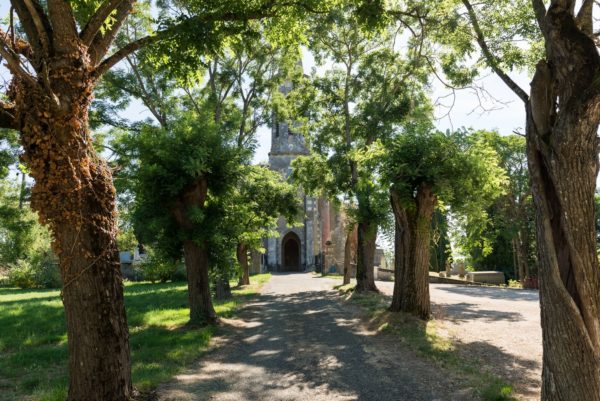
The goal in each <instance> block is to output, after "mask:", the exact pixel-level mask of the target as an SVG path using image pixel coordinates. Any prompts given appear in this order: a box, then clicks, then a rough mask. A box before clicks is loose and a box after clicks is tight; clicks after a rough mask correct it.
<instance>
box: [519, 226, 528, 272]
mask: <svg viewBox="0 0 600 401" xmlns="http://www.w3.org/2000/svg"><path fill="white" fill-rule="evenodd" d="M526 238H527V232H526V231H525V229H524V228H521V229H520V230H519V234H518V239H519V248H518V250H517V251H518V252H519V257H520V260H521V266H522V267H521V269H522V274H523V276H522V278H523V279H526V278H528V277H529V260H528V258H527V241H526Z"/></svg>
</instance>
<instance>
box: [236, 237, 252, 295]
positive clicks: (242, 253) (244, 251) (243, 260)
mask: <svg viewBox="0 0 600 401" xmlns="http://www.w3.org/2000/svg"><path fill="white" fill-rule="evenodd" d="M236 256H237V260H238V263H239V264H240V267H241V268H242V272H241V275H240V280H239V282H238V285H249V284H250V271H249V266H248V247H247V246H246V245H244V244H241V243H240V244H238V246H237V250H236Z"/></svg>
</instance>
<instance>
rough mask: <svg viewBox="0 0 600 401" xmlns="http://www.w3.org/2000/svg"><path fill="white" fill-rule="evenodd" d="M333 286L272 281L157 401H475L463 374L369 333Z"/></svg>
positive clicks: (281, 278)
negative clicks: (443, 367) (205, 352)
mask: <svg viewBox="0 0 600 401" xmlns="http://www.w3.org/2000/svg"><path fill="white" fill-rule="evenodd" d="M333 284H335V281H334V280H330V279H321V278H317V277H315V276H313V275H311V274H287V275H274V276H273V277H272V278H271V280H270V281H269V283H268V284H266V285H265V287H264V288H263V291H262V294H261V295H260V296H259V297H257V299H256V300H255V301H253V302H251V303H249V304H248V305H247V306H246V307H245V308H244V310H243V311H242V313H241V315H240V317H239V318H237V319H235V320H229V321H225V322H224V324H223V326H222V328H221V330H220V331H221V333H220V335H219V336H218V337H217V338H216V340H215V341H214V343H213V345H212V346H211V349H210V350H209V351H208V352H207V354H205V355H204V356H203V357H202V358H201V359H200V360H199V361H198V362H197V363H196V364H195V365H194V366H191V367H190V368H189V369H188V370H187V371H186V372H184V373H183V374H180V375H178V376H176V377H175V378H174V379H173V380H172V381H171V382H169V383H166V384H165V385H164V386H162V387H161V388H159V389H158V396H159V399H160V400H162V401H191V400H194V401H196V400H219V401H226V400H231V401H234V400H235V401H250V400H257V401H258V400H260V401H268V400H273V401H275V400H277V401H283V400H307V401H341V400H361V401H362V400H364V401H471V400H476V399H477V397H476V396H475V395H474V394H475V392H474V390H473V389H471V388H468V387H466V384H465V383H464V380H461V379H460V378H459V376H454V375H453V374H452V373H447V372H441V371H440V370H439V368H437V367H435V366H434V364H432V363H431V362H429V361H425V360H424V359H423V358H421V357H419V356H417V355H415V353H414V352H413V351H411V350H410V349H408V348H407V346H406V345H403V344H402V343H401V342H399V341H394V338H393V337H392V336H380V335H375V333H374V332H370V331H369V330H368V329H366V327H365V326H364V324H363V323H362V320H361V319H360V318H359V317H358V313H357V310H356V309H355V308H349V307H348V305H347V304H345V303H343V302H342V301H341V297H340V295H339V294H338V293H337V292H336V291H334V290H333V289H332V287H333ZM463 302H466V301H463ZM463 318H464V319H466V318H467V316H466V315H465V316H464V317H463Z"/></svg>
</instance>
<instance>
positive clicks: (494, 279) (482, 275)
mask: <svg viewBox="0 0 600 401" xmlns="http://www.w3.org/2000/svg"><path fill="white" fill-rule="evenodd" d="M467 281H471V282H477V283H485V284H494V285H504V284H506V281H505V280H504V273H502V272H498V271H481V272H468V273H467Z"/></svg>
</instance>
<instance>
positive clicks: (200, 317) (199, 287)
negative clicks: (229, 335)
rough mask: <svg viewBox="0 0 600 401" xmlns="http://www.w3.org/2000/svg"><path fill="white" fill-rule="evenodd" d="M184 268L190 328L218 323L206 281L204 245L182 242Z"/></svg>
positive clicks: (207, 281) (206, 252) (206, 266)
mask: <svg viewBox="0 0 600 401" xmlns="http://www.w3.org/2000/svg"><path fill="white" fill-rule="evenodd" d="M183 251H184V255H185V266H186V272H187V282H188V300H189V304H190V321H189V325H190V326H204V325H207V324H213V323H216V322H218V320H219V319H218V317H217V313H216V312H215V309H214V308H213V304H212V299H211V295H210V281H209V279H208V251H207V247H206V244H203V245H202V246H200V245H198V244H197V243H196V242H195V241H192V240H187V241H184V242H183Z"/></svg>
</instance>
